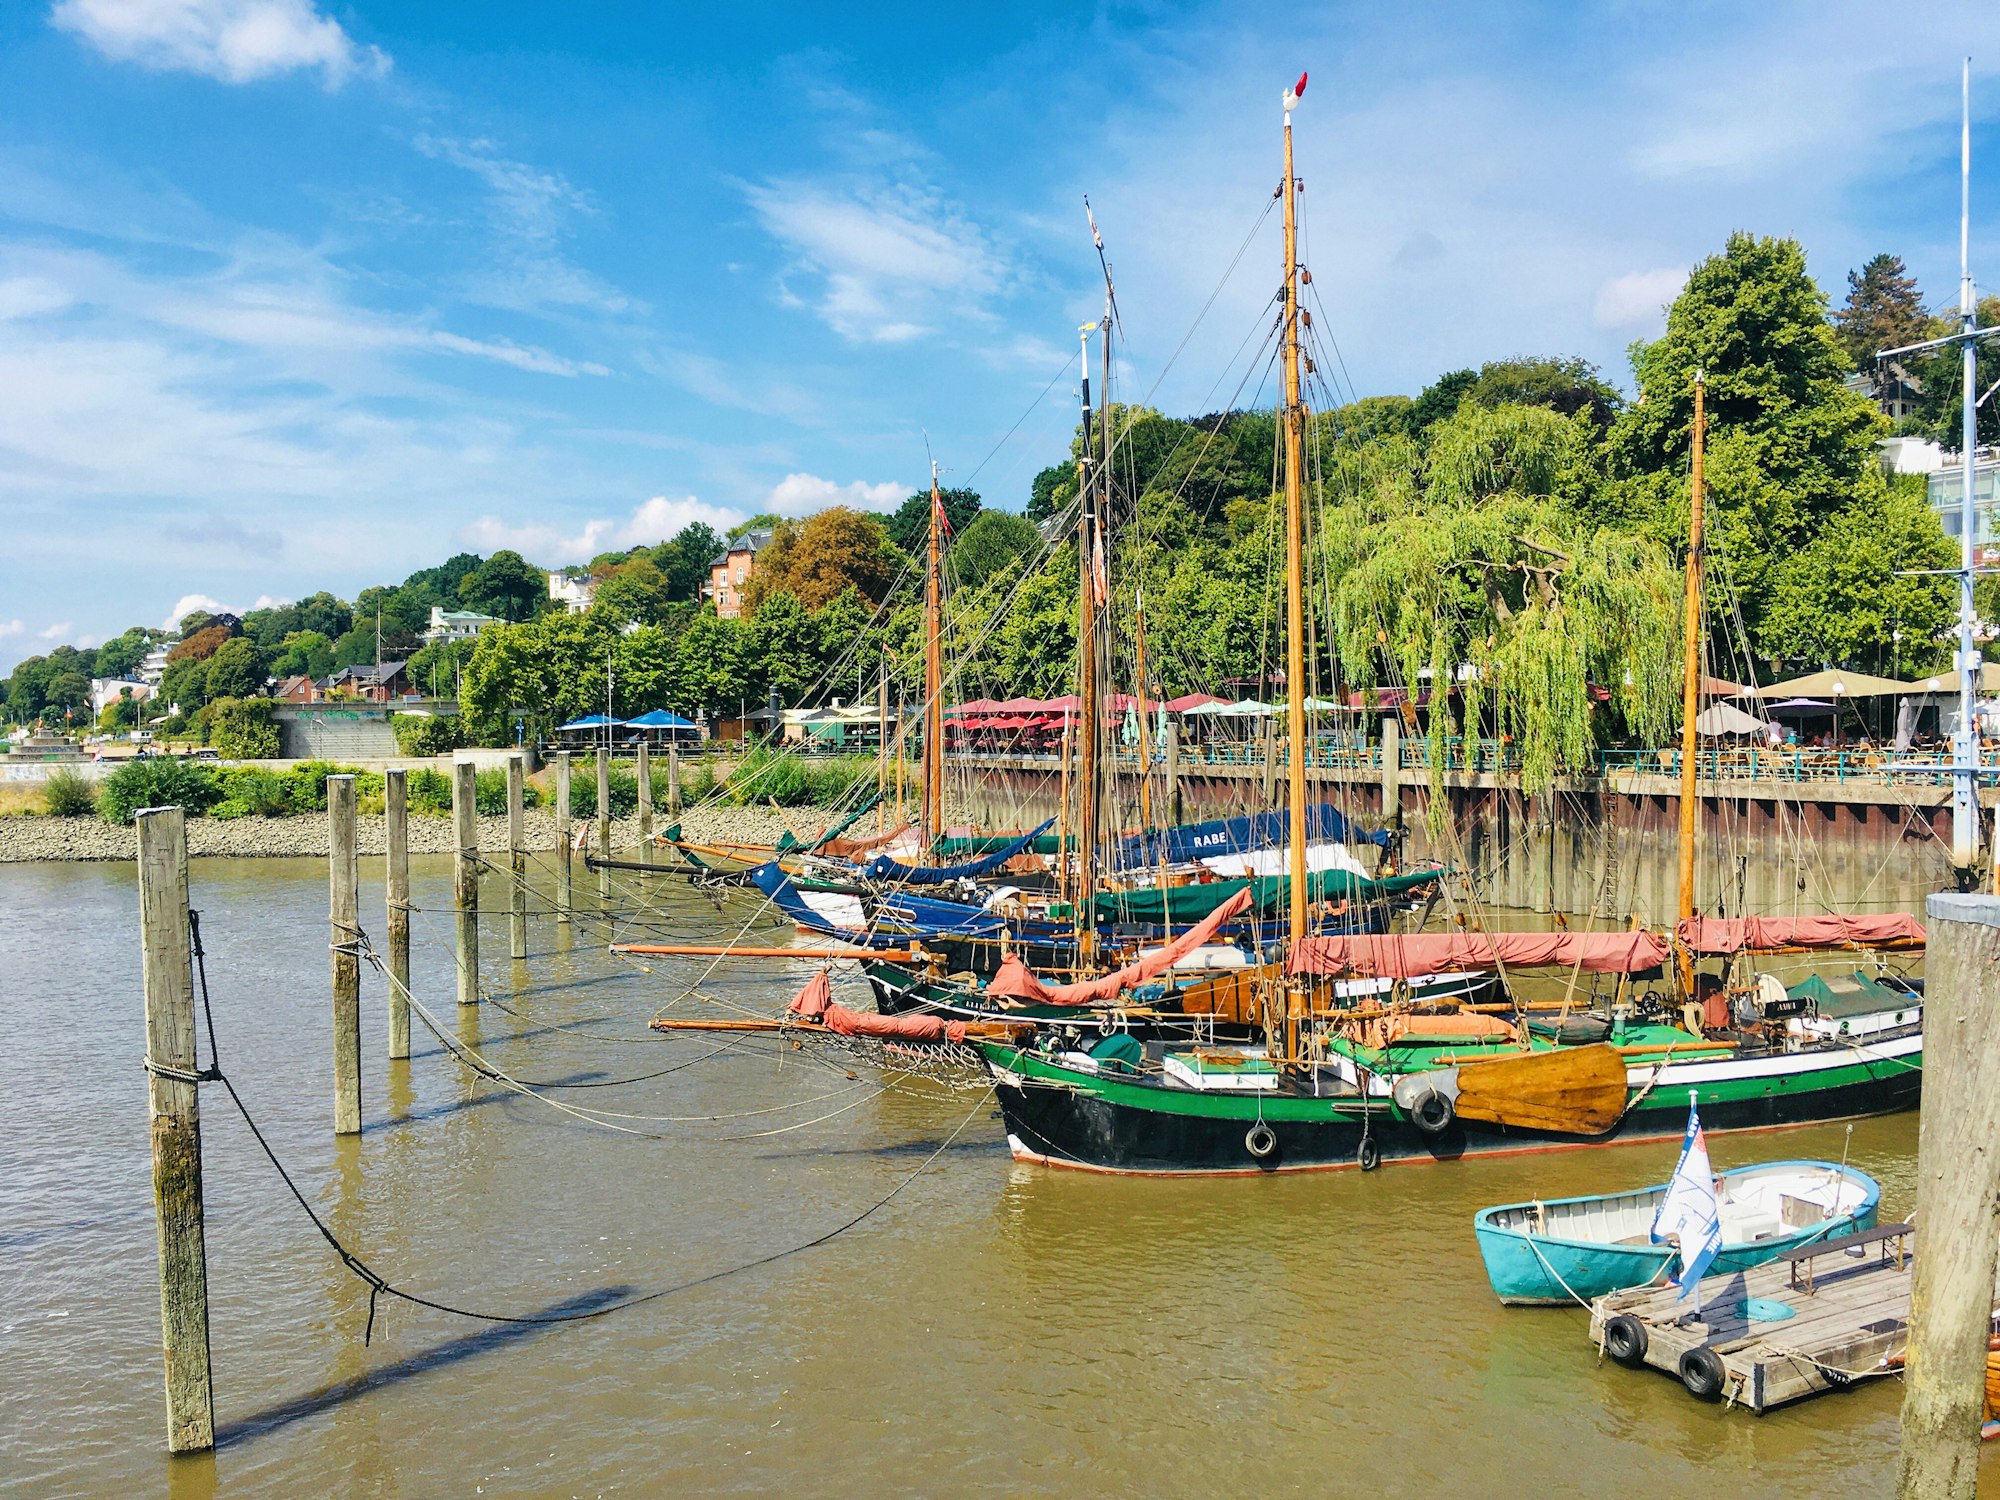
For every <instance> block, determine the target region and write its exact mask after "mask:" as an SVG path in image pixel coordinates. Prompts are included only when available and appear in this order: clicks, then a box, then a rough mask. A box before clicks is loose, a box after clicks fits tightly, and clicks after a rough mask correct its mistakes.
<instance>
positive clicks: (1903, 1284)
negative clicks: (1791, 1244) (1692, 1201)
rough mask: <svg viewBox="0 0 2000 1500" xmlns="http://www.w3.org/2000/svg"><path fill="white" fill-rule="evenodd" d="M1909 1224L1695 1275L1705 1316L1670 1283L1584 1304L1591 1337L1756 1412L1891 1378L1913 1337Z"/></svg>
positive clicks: (1713, 1397)
mask: <svg viewBox="0 0 2000 1500" xmlns="http://www.w3.org/2000/svg"><path fill="white" fill-rule="evenodd" d="M1913 1232H1914V1231H1913V1230H1912V1228H1911V1226H1910V1225H1908V1224H1891V1225H1885V1226H1883V1227H1881V1228H1878V1229H1871V1230H1866V1231H1863V1232H1861V1233H1859V1234H1851V1235H1844V1236H1842V1237H1840V1238H1838V1239H1833V1240H1826V1241H1823V1242H1822V1243H1820V1244H1816V1245H1813V1246H1810V1247H1808V1248H1807V1249H1806V1250H1805V1251H1803V1252H1802V1253H1800V1254H1798V1255H1796V1256H1792V1257H1785V1258H1780V1259H1778V1260H1774V1261H1772V1262H1770V1263H1769V1264H1768V1265H1762V1266H1757V1267H1754V1268H1752V1269H1751V1270H1748V1271H1742V1272H1733V1273H1731V1274H1729V1275H1727V1276H1710V1277H1706V1278H1704V1279H1703V1281H1702V1283H1701V1313H1700V1315H1699V1317H1698V1318H1697V1317H1693V1316H1691V1314H1690V1309H1691V1307H1692V1306H1693V1298H1686V1299H1683V1298H1682V1297H1681V1295H1680V1290H1679V1288H1677V1287H1674V1286H1671V1285H1669V1286H1653V1287H1641V1288H1638V1289H1637V1290H1634V1291H1629V1292H1613V1293H1611V1294H1610V1295H1609V1296H1605V1297H1599V1298H1598V1299H1597V1300H1596V1301H1595V1302H1593V1303H1592V1304H1591V1309H1590V1337H1591V1341H1592V1342H1593V1343H1595V1344H1596V1345H1597V1347H1598V1348H1599V1350H1600V1351H1602V1352H1604V1353H1606V1354H1609V1355H1610V1356H1611V1357H1612V1358H1613V1359H1615V1360H1617V1361H1618V1363H1620V1364H1622V1365H1626V1366H1628V1367H1629V1368H1632V1369H1637V1368H1639V1367H1640V1366H1642V1365H1650V1366H1651V1367H1652V1368H1653V1369H1655V1370H1664V1371H1665V1372H1666V1373H1667V1374H1669V1375H1672V1376H1674V1377H1675V1378H1676V1379H1678V1380H1679V1381H1680V1382H1681V1383H1682V1384H1683V1385H1685V1386H1686V1387H1687V1388H1688V1391H1689V1393H1690V1394H1692V1395H1694V1396H1696V1397H1697V1398H1699V1399H1701V1400H1705V1401H1726V1402H1727V1403H1728V1404H1730V1405H1732V1406H1746V1407H1748V1408H1749V1409H1750V1410H1751V1411H1753V1412H1757V1413H1760V1414H1761V1413H1763V1412H1766V1411H1769V1410H1770V1409H1771V1408H1772V1407H1774V1406H1782V1405H1784V1404H1785V1403H1786V1402H1788V1401H1798V1400H1802V1399H1804V1398H1805V1397H1807V1396H1816V1395H1818V1394H1819V1393H1820V1392H1821V1391H1830V1390H1840V1389H1842V1388H1844V1387H1846V1386H1849V1385H1852V1384H1853V1383H1854V1382H1855V1381H1857V1380H1864V1379H1867V1378H1869V1377H1871V1376H1876V1375H1891V1374H1895V1373H1896V1372H1897V1371H1898V1370H1899V1369H1900V1368H1901V1365H1902V1359H1901V1356H1902V1354H1903V1351H1904V1349H1905V1348H1906V1347H1907V1345H1908V1344H1909V1330H1910V1267H1911V1265H1912V1263H1913V1252H1912V1245H1911V1238H1912V1235H1913Z"/></svg>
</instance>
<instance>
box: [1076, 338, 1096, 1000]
mask: <svg viewBox="0 0 2000 1500" xmlns="http://www.w3.org/2000/svg"><path fill="white" fill-rule="evenodd" d="M1096 328H1097V325H1096V324H1095V323H1086V324H1084V325H1083V326H1082V327H1081V328H1079V329H1078V330H1077V340H1078V343H1079V344H1080V345H1081V346H1082V369H1083V456H1082V457H1081V458H1079V459H1078V460H1077V464H1076V506H1077V511H1076V527H1077V529H1076V540H1077V547H1076V552H1077V610H1076V660H1077V678H1078V697H1079V698H1080V699H1081V700H1082V704H1083V707H1082V712H1081V714H1080V715H1079V716H1078V720H1077V736H1078V740H1077V746H1078V752H1079V754H1078V763H1077V776H1076V782H1077V805H1078V812H1079V816H1078V818H1077V832H1076V842H1077V885H1076V895H1075V902H1076V906H1075V910H1076V944H1077V958H1078V961H1079V963H1080V965H1081V966H1082V967H1084V968H1088V967H1089V966H1090V965H1091V964H1092V963H1093V962H1094V961H1095V959H1096V957H1097V916H1096V912H1095V910H1094V909H1093V907H1092V905H1091V902H1092V900H1093V898H1094V897H1095V896H1096V895H1097V833H1098V823H1099V812H1098V791H1099V787H1098V764H1097V752H1098V732H1097V719H1098V711H1099V709H1100V707H1101V706H1102V705H1101V704H1100V702H1099V694H1100V692H1101V689H1100V688H1099V687H1098V683H1097V580H1096V572H1097V569H1096V558H1097V551H1098V548H1099V546H1100V545H1101V542H1100V539H1099V537H1098V534H1097V519H1098V518H1097V498H1096V486H1095V484H1093V483H1092V475H1091V472H1090V470H1091V462H1090V458H1091V443H1092V435H1091V430H1090V335H1091V334H1092V333H1093V332H1095V331H1096Z"/></svg>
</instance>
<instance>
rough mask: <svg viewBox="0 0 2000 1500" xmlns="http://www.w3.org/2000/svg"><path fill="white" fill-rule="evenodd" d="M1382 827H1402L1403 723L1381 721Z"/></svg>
mask: <svg viewBox="0 0 2000 1500" xmlns="http://www.w3.org/2000/svg"><path fill="white" fill-rule="evenodd" d="M1382 826H1383V827H1384V828H1400V827H1402V826H1403V721H1402V720H1401V719H1398V718H1397V717H1395V716H1394V715H1393V714H1392V715H1390V716H1389V717H1388V718H1385V719H1384V720H1383V721H1382Z"/></svg>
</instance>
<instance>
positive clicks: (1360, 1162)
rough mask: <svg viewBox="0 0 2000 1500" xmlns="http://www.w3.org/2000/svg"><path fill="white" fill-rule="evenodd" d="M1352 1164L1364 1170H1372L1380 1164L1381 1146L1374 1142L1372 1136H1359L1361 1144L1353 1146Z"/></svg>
mask: <svg viewBox="0 0 2000 1500" xmlns="http://www.w3.org/2000/svg"><path fill="white" fill-rule="evenodd" d="M1354 1164H1355V1165H1356V1166H1358V1167H1360V1168H1361V1170H1362V1171H1364V1172H1372V1171H1374V1170H1375V1169H1376V1168H1377V1167H1379V1166H1381V1165H1382V1148H1381V1147H1380V1146H1378V1145H1376V1144H1375V1137H1374V1136H1372V1135H1364V1136H1363V1137H1361V1144H1360V1145H1359V1146H1357V1147H1355V1148H1354Z"/></svg>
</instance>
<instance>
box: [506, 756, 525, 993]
mask: <svg viewBox="0 0 2000 1500" xmlns="http://www.w3.org/2000/svg"><path fill="white" fill-rule="evenodd" d="M527 782H528V758H527V757H526V756H525V755H523V754H522V753H521V752H520V751H518V750H516V751H515V752H514V753H513V754H512V755H510V756H508V757H507V876H508V882H509V884H508V890H507V954H508V956H509V957H510V958H513V959H517V960H518V959H523V958H526V957H527V956H528V831H527V825H526V817H527V815H526V813H525V812H524V811H523V808H524V807H525V805H526V801H527Z"/></svg>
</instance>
